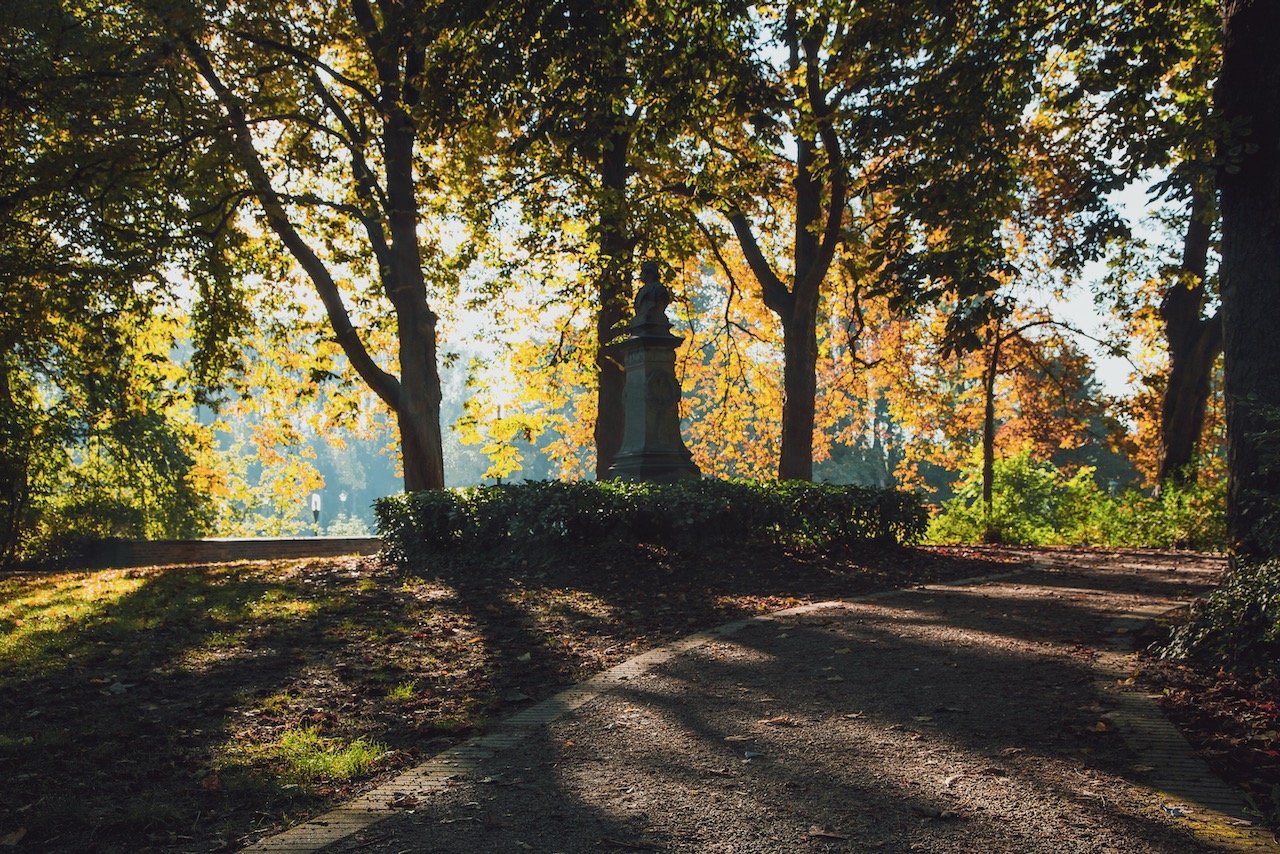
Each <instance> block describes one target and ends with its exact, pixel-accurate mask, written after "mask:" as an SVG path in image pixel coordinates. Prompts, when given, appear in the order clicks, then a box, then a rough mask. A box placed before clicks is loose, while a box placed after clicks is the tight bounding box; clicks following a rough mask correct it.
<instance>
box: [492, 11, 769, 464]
mask: <svg viewBox="0 0 1280 854" xmlns="http://www.w3.org/2000/svg"><path fill="white" fill-rule="evenodd" d="M743 12H744V4H742V3H740V2H737V0H725V2H715V3H708V2H686V0H664V2H655V3H638V4H624V5H619V4H617V3H611V2H604V0H558V2H553V3H543V2H536V3H515V4H511V5H510V7H509V10H508V11H507V13H505V14H503V13H498V14H497V15H496V16H495V18H496V21H491V22H490V26H493V27H495V29H497V30H498V31H500V32H501V33H502V36H501V41H502V42H503V43H504V44H510V45H512V46H513V48H514V49H512V50H509V51H507V53H506V54H505V56H503V57H495V61H497V62H499V63H502V64H503V65H504V67H507V68H508V69H509V71H508V72H507V74H506V79H507V81H508V84H507V86H505V87H504V89H503V91H502V92H500V93H499V95H498V98H499V101H500V103H501V104H502V106H503V113H504V115H503V116H502V117H501V122H502V132H501V134H499V135H498V139H500V140H505V144H504V145H503V146H502V158H503V160H504V161H505V162H504V168H503V169H502V170H501V175H502V180H501V181H500V184H501V187H502V189H503V190H504V191H505V190H506V189H507V188H508V187H509V186H511V185H515V186H517V187H519V188H520V189H519V191H518V192H517V193H515V194H513V195H514V196H515V198H516V200H517V202H518V204H519V206H520V210H521V213H522V215H523V217H524V220H525V223H526V225H527V226H528V227H529V229H530V234H529V236H528V239H526V240H525V241H524V246H525V247H526V248H527V249H528V250H530V252H531V254H534V255H537V256H543V258H545V256H547V255H549V254H550V253H552V252H556V253H561V254H564V255H567V256H569V257H570V258H571V263H570V265H568V266H569V267H570V269H573V270H574V271H575V272H577V273H578V274H579V275H581V276H582V279H583V280H582V281H579V282H577V283H573V284H571V285H570V286H569V287H567V288H565V293H564V294H563V295H562V296H563V298H565V299H567V300H570V301H576V302H577V303H578V304H579V305H581V306H583V307H584V308H585V309H586V310H589V311H591V312H592V313H593V315H594V327H595V328H594V341H593V342H592V344H591V349H592V351H593V353H592V357H593V359H594V365H593V367H594V371H595V374H596V382H595V386H596V388H595V396H596V400H595V407H594V414H593V416H592V418H593V421H594V425H593V440H594V443H595V451H596V454H595V472H596V476H597V478H604V477H606V476H607V475H608V472H609V468H610V466H611V465H612V462H613V457H614V455H615V453H616V452H617V449H618V448H619V447H620V446H621V443H622V431H623V404H622V389H623V382H624V377H623V371H622V365H621V362H620V361H619V359H618V358H617V356H616V354H615V352H614V348H613V347H612V345H613V344H615V343H616V342H617V340H618V339H619V338H620V337H622V336H623V335H625V328H624V323H625V321H626V320H627V319H628V317H629V316H630V312H631V297H632V291H633V286H632V281H633V270H634V268H635V266H636V263H635V259H636V257H637V253H641V254H648V255H651V256H659V257H664V258H665V259H666V260H667V262H668V263H670V264H672V265H678V263H679V259H680V257H681V256H682V255H687V254H688V252H689V249H688V248H687V245H686V244H688V242H689V235H690V234H692V233H694V225H693V222H692V217H691V216H690V214H689V212H688V211H687V210H685V209H684V207H683V205H680V204H677V203H675V202H674V200H673V199H671V198H670V197H668V196H666V195H664V194H663V193H661V192H659V191H658V190H659V188H660V187H661V186H662V185H663V184H665V183H667V182H668V181H669V180H670V177H669V176H670V174H671V172H672V170H673V168H674V164H676V163H678V162H680V161H681V160H682V159H683V158H684V157H685V154H684V153H683V152H682V150H681V145H682V143H683V142H684V141H686V140H687V139H688V137H689V136H690V135H691V134H692V133H693V130H694V128H696V127H697V126H698V125H699V124H701V123H707V122H714V121H716V120H718V116H717V114H716V112H715V110H714V105H713V104H712V103H710V102H709V101H708V100H707V99H706V98H705V97H703V95H704V94H705V93H706V91H707V90H708V89H715V90H723V89H725V88H732V86H733V85H735V84H736V82H737V81H738V80H739V79H740V78H742V75H740V74H737V73H735V71H734V70H733V69H731V68H729V67H727V66H728V65H729V63H730V61H731V59H732V58H733V56H734V54H733V53H732V52H731V51H729V50H728V49H727V48H726V44H729V43H732V42H733V40H734V39H735V38H736V37H738V34H739V31H740V30H741V29H742V23H741V21H742V17H743ZM567 223H574V224H575V225H577V224H581V228H580V229H575V228H566V224H567ZM539 260H541V259H539Z"/></svg>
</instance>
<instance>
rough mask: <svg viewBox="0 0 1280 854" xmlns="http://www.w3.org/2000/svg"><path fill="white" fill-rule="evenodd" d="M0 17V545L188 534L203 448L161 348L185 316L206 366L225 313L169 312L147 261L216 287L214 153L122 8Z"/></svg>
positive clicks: (224, 278) (163, 50) (220, 227)
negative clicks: (181, 131) (186, 130)
mask: <svg viewBox="0 0 1280 854" xmlns="http://www.w3.org/2000/svg"><path fill="white" fill-rule="evenodd" d="M0 31H3V33H4V37H3V38H0V146H2V147H3V149H4V150H5V151H6V152H7V156H6V157H4V158H2V159H0V302H2V303H3V305H4V309H5V310H4V311H3V312H0V437H2V444H0V466H2V467H3V476H2V477H0V480H2V481H3V483H4V489H3V494H0V510H2V512H0V558H2V559H4V560H6V561H7V560H10V559H12V558H13V557H15V556H16V555H17V554H18V552H19V550H21V549H23V548H25V546H26V545H30V543H31V538H32V537H33V536H37V535H39V533H40V532H41V531H42V530H43V531H45V532H47V533H53V534H56V535H58V536H73V535H75V534H76V533H89V532H97V533H100V534H103V533H105V534H117V535H135V536H140V535H143V534H153V535H154V534H168V535H171V536H172V535H192V534H196V533H199V532H200V531H202V530H204V528H205V526H206V525H207V522H208V517H207V510H208V507H207V496H205V495H203V494H201V490H200V488H199V484H200V482H201V479H202V477H203V475H202V474H200V470H201V468H202V466H205V465H206V464H207V463H208V462H209V454H210V452H211V447H210V442H209V436H208V434H207V431H204V430H203V429H201V428H200V427H199V426H198V425H196V424H195V423H194V419H192V417H191V413H190V409H191V406H192V402H193V400H192V395H193V389H192V381H191V378H189V377H185V376H183V375H182V372H181V371H179V370H176V369H174V368H173V366H171V365H170V363H169V357H170V354H171V351H172V349H173V348H174V347H175V346H176V344H177V342H178V336H179V333H180V331H181V328H182V327H187V328H188V331H189V332H190V333H191V335H190V336H189V337H188V338H187V339H186V343H187V345H188V346H189V345H190V344H191V343H192V339H193V338H194V339H195V342H194V343H196V344H198V345H199V347H198V353H199V357H198V362H199V363H200V365H202V366H204V367H210V366H212V365H216V364H218V363H220V362H223V361H225V359H226V354H227V352H228V349H229V348H228V347H227V346H226V345H227V342H229V341H230V340H232V339H234V337H235V333H236V324H237V321H238V315H237V313H236V312H234V311H226V310H224V309H226V308H227V306H226V304H225V303H218V302H217V301H216V300H211V301H208V302H199V303H198V304H197V305H196V306H195V308H194V315H193V316H183V313H182V312H179V311H177V310H175V309H174V307H173V306H172V304H171V303H172V301H171V299H170V283H169V282H168V281H167V280H166V272H167V269H168V268H170V267H172V266H175V265H181V266H182V267H184V268H185V269H187V270H188V271H189V272H190V274H191V276H192V277H193V278H194V279H195V280H196V281H197V283H198V284H199V285H200V287H201V289H204V287H205V285H212V284H214V283H217V285H218V287H216V288H212V289H211V290H213V291H216V292H217V293H220V294H222V295H224V296H226V295H233V294H234V293H235V289H234V287H232V286H231V283H232V279H233V278H234V277H235V276H236V275H237V274H238V273H240V272H242V270H239V269H236V268H235V267H234V266H233V265H231V264H229V263H227V257H226V256H227V252H228V251H229V249H230V248H231V247H233V246H234V245H235V244H236V242H237V241H238V239H239V235H238V234H237V233H236V232H235V231H234V229H231V228H228V227H226V218H225V213H226V204H225V201H224V200H223V198H222V197H223V191H224V188H225V185H223V184H222V182H221V181H220V179H219V170H218V169H217V168H216V165H215V164H216V158H215V157H213V156H211V151H210V149H209V148H208V146H205V145H199V144H194V143H192V142H191V141H190V140H187V139H182V140H179V137H178V135H177V134H175V133H174V132H173V125H172V124H171V123H170V121H169V119H170V118H171V116H172V113H173V112H174V109H175V107H174V105H175V102H176V101H177V100H180V99H181V98H182V97H183V94H184V92H183V88H182V76H181V75H180V74H177V73H175V71H174V68H173V64H172V62H171V61H170V60H171V56H172V51H171V50H170V49H168V48H167V47H166V45H165V44H163V43H162V42H160V41H157V40H155V39H153V38H149V37H148V36H147V35H146V31H145V28H141V27H140V26H139V17H138V16H137V15H136V14H133V13H130V12H129V11H127V10H123V9H121V8H120V7H118V6H116V5H114V4H107V5H104V6H101V7H100V6H98V5H97V4H94V3H83V4H77V5H74V6H66V5H64V4H61V3H54V2H35V3H31V4H23V5H22V6H21V7H19V6H15V5H9V6H6V7H5V8H4V9H3V10H0ZM188 82H189V81H188Z"/></svg>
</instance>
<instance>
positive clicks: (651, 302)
mask: <svg viewBox="0 0 1280 854" xmlns="http://www.w3.org/2000/svg"><path fill="white" fill-rule="evenodd" d="M640 281H641V282H642V283H643V284H642V285H641V286H640V290H639V291H637V292H636V302H635V317H634V318H632V320H631V328H632V329H633V330H635V331H637V332H639V331H642V330H643V331H645V332H667V331H669V330H670V329H671V322H670V321H669V320H667V306H668V305H670V304H671V291H669V290H667V286H666V285H664V284H662V281H661V279H659V278H658V262H657V261H645V262H644V263H643V264H642V265H640Z"/></svg>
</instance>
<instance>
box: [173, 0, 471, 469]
mask: <svg viewBox="0 0 1280 854" xmlns="http://www.w3.org/2000/svg"><path fill="white" fill-rule="evenodd" d="M482 12H483V7H482V6H479V5H473V4H464V3H448V2H439V3H424V2H406V3H398V2H390V0H382V2H374V3H370V2H368V0H353V2H352V3H350V5H349V6H348V5H343V6H341V7H337V6H335V7H331V8H326V9H324V10H323V11H318V10H316V9H313V8H310V7H306V8H304V7H299V6H298V5H297V4H293V3H287V2H274V0H263V2H257V3H247V4H241V5H237V6H234V7H229V8H227V9H225V10H221V11H219V10H214V9H210V8H202V7H188V8H185V9H170V10H166V11H161V12H160V13H159V16H160V17H159V20H158V24H159V26H160V27H161V28H162V30H163V31H165V32H167V33H170V34H171V35H172V36H173V37H174V38H175V39H176V40H177V41H178V43H179V44H180V45H181V47H182V50H183V52H184V53H185V56H186V58H187V60H188V61H189V63H190V65H191V68H192V69H193V70H194V72H195V73H196V74H198V76H199V78H200V79H201V80H202V81H203V82H204V84H205V85H206V86H207V90H206V91H207V92H208V93H209V96H210V97H211V98H212V99H213V100H214V102H215V103H216V105H217V107H218V108H219V110H220V112H221V126H218V125H212V126H210V125H206V126H202V127H199V128H196V129H195V130H196V132H198V133H224V134H225V135H226V136H227V137H228V142H229V147H230V154H229V162H228V164H227V165H228V166H229V167H232V168H234V169H235V170H236V171H237V173H238V174H239V175H240V176H241V178H242V180H243V188H244V192H245V193H246V195H248V196H249V197H251V198H252V199H253V201H254V202H255V203H256V205H257V208H258V210H259V212H260V214H261V217H262V220H263V223H264V224H265V226H266V227H267V228H268V229H269V230H270V231H271V232H272V233H273V234H274V235H275V237H276V239H277V240H278V241H279V242H280V244H281V245H282V246H283V247H284V248H285V250H287V252H288V254H289V255H290V256H291V257H292V259H293V261H294V262H296V264H297V265H298V266H299V267H300V268H301V269H302V270H303V271H304V273H305V275H306V277H307V279H308V280H309V281H310V284H311V286H312V287H313V289H314V291H315V294H316V296H317V297H318V298H319V300H320V302H321V303H322V304H323V306H324V310H325V313H326V315H327V317H328V321H329V325H330V328H331V332H332V335H333V337H334V339H335V340H336V341H337V343H338V344H339V345H340V346H341V348H342V351H343V353H344V355H345V357H346V360H347V362H348V364H349V365H350V367H351V369H353V370H354V371H355V373H356V374H357V375H358V376H359V377H360V378H361V380H362V381H363V382H364V383H365V384H366V385H368V387H369V388H370V389H372V390H373V391H374V392H375V393H376V394H377V396H378V397H379V398H380V399H381V400H382V402H383V403H384V404H385V405H386V406H387V407H388V408H389V409H390V410H391V411H392V412H394V413H395V415H396V419H397V423H398V426H399V432H400V444H401V452H402V455H403V463H404V484H405V489H406V490H410V491H412V490H418V489H435V488H440V487H442V486H443V485H444V462H443V455H442V451H441V436H440V422H439V419H440V400H441V392H440V378H439V374H438V370H437V321H438V316H437V314H436V312H435V311H434V310H433V309H432V307H431V305H430V304H429V302H428V285H429V283H430V284H433V285H435V286H437V288H439V290H440V291H447V290H448V288H449V286H450V283H451V282H454V281H456V277H457V275H458V270H459V269H460V268H461V267H464V266H465V264H466V261H467V255H466V253H465V251H464V252H463V253H462V254H461V255H459V256H450V254H449V253H447V252H446V251H445V249H444V248H442V245H441V238H440V237H439V235H438V233H433V231H432V229H430V228H428V226H429V225H435V226H438V225H439V222H440V221H441V220H443V219H444V218H445V217H446V212H445V211H444V210H443V209H442V206H443V204H444V203H443V202H442V200H441V197H439V196H430V197H429V192H428V190H429V188H430V187H431V186H432V185H437V184H438V183H439V182H441V181H443V180H444V179H445V174H444V167H443V165H442V164H443V162H444V161H445V159H446V156H447V153H448V152H447V148H446V141H447V139H448V128H449V127H450V126H451V124H450V123H451V122H452V121H454V120H455V119H456V118H457V116H458V111H459V110H460V109H461V106H460V105H459V102H458V101H455V100H453V99H452V96H453V95H454V94H455V92H458V91H467V88H468V86H469V85H471V84H474V85H475V86H477V87H479V82H478V81H477V80H475V79H473V78H470V77H468V76H467V75H468V73H469V70H473V68H474V67H473V66H470V65H468V64H467V62H466V61H465V60H466V57H467V56H468V55H469V54H467V53H466V51H465V50H464V45H462V44H461V42H463V41H464V39H463V37H462V36H461V35H460V34H465V33H467V32H469V29H468V25H469V23H470V22H471V21H472V20H474V17H475V16H477V15H479V14H481V13H482ZM446 75H448V76H449V77H450V78H452V79H451V80H450V82H449V83H446ZM268 140H269V142H268ZM432 213H434V214H436V215H437V217H438V219H437V220H436V221H434V222H428V220H429V219H430V214H432ZM366 276H367V277H369V279H371V280H372V281H373V282H375V283H376V286H374V287H368V288H364V289H358V288H356V287H354V286H353V285H352V284H351V281H352V280H355V281H359V280H362V279H364V278H365V277H366ZM353 291H354V293H353ZM382 300H385V301H386V302H385V303H384V304H385V305H389V307H390V309H391V313H392V315H393V317H394V324H393V325H394V333H395V334H394V339H395V346H396V350H397V352H396V355H395V359H396V362H397V364H398V368H399V373H398V375H396V374H393V373H392V372H391V371H390V370H388V369H386V368H384V367H383V366H382V365H381V364H379V361H378V359H377V354H376V352H375V351H373V350H372V349H371V348H370V346H369V344H368V340H367V339H368V330H362V329H361V328H359V327H358V326H357V324H356V323H355V322H353V314H352V309H351V307H350V305H349V301H354V303H355V304H356V305H358V306H361V307H362V310H363V313H364V317H365V322H366V324H368V325H369V326H371V327H372V326H376V325H377V323H378V322H379V321H378V320H377V319H376V318H375V317H373V315H375V314H376V312H373V311H370V310H369V308H368V307H369V306H370V305H372V304H375V303H376V302H378V301H382Z"/></svg>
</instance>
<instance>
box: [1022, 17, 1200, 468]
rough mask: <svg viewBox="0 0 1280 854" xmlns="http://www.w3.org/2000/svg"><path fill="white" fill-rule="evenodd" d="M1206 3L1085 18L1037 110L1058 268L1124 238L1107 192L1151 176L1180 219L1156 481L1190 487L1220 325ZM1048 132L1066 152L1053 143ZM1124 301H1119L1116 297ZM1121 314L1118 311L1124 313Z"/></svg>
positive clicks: (1167, 275) (1168, 288)
mask: <svg viewBox="0 0 1280 854" xmlns="http://www.w3.org/2000/svg"><path fill="white" fill-rule="evenodd" d="M1216 5H1217V4H1216V2H1214V0H1195V2H1191V3H1175V4H1151V8H1149V9H1148V10H1147V13H1146V14H1142V15H1138V16H1134V15H1133V14H1132V12H1133V9H1132V5H1131V4H1123V3H1119V4H1109V5H1107V6H1105V7H1104V8H1103V9H1102V10H1101V13H1098V11H1097V10H1094V9H1088V10H1083V14H1082V15H1081V17H1079V18H1077V19H1073V20H1072V21H1071V22H1070V25H1069V31H1070V32H1071V33H1072V36H1071V38H1070V39H1069V40H1067V41H1066V42H1065V44H1064V47H1063V55H1062V57H1061V61H1060V63H1059V70H1058V72H1057V73H1056V74H1055V75H1054V79H1053V80H1052V83H1051V85H1050V87H1049V97H1048V99H1047V110H1046V112H1045V113H1044V115H1045V116H1046V117H1049V116H1051V118H1048V122H1049V127H1050V128H1052V130H1050V131H1049V132H1048V133H1047V134H1046V138H1044V139H1042V142H1043V143H1045V144H1043V145H1042V147H1041V151H1040V155H1041V156H1042V157H1044V158H1045V159H1048V160H1052V161H1054V162H1055V163H1056V165H1055V166H1053V167H1050V168H1049V169H1048V170H1047V172H1046V173H1045V177H1049V178H1050V180H1049V181H1047V182H1043V183H1042V186H1041V189H1042V190H1043V191H1044V196H1042V201H1043V200H1044V199H1047V198H1053V199H1054V201H1052V202H1047V203H1044V204H1042V208H1041V212H1042V213H1043V214H1044V215H1046V216H1048V217H1050V218H1056V219H1059V220H1060V221H1061V220H1069V219H1072V218H1080V217H1082V214H1085V212H1091V216H1085V217H1083V219H1082V220H1080V221H1077V222H1076V223H1075V225H1076V226H1077V227H1076V228H1074V229H1065V230H1064V229H1061V228H1060V229H1059V230H1058V231H1057V233H1056V237H1057V238H1058V240H1059V246H1061V247H1064V249H1065V251H1059V252H1058V253H1056V254H1057V259H1056V260H1057V261H1058V262H1059V263H1060V264H1063V265H1064V266H1066V267H1068V268H1073V269H1078V266H1079V264H1080V262H1081V261H1083V260H1087V259H1088V258H1090V257H1091V256H1093V255H1095V254H1096V253H1097V252H1098V251H1099V250H1100V249H1101V247H1102V246H1103V245H1104V244H1105V243H1106V242H1107V241H1120V242H1121V243H1125V242H1127V241H1128V240H1129V238H1128V237H1127V236H1125V235H1124V234H1123V233H1122V232H1123V231H1124V230H1123V229H1121V228H1119V227H1118V223H1116V222H1115V221H1114V214H1113V213H1111V212H1110V211H1109V210H1108V208H1109V203H1108V202H1107V201H1106V198H1105V197H1106V194H1107V193H1108V192H1110V191H1112V190H1115V189H1118V188H1120V187H1123V186H1124V185H1125V184H1127V183H1130V182H1133V181H1137V180H1149V179H1150V177H1151V176H1152V174H1153V173H1154V174H1156V175H1158V176H1159V183H1158V184H1157V185H1156V186H1154V187H1153V188H1152V194H1153V196H1155V197H1157V198H1161V199H1164V200H1166V201H1168V202H1170V203H1172V204H1175V205H1178V206H1180V207H1181V208H1182V209H1183V210H1185V211H1186V213H1185V216H1184V219H1183V222H1182V226H1181V227H1182V231H1183V239H1182V246H1181V251H1180V253H1179V258H1178V259H1177V261H1176V262H1173V263H1169V264H1168V265H1167V266H1166V267H1165V269H1164V270H1163V271H1162V273H1161V277H1162V279H1163V282H1164V285H1163V288H1162V293H1161V294H1160V300H1159V314H1160V319H1161V322H1162V324H1163V327H1164V340H1165V347H1166V349H1167V352H1168V356H1169V363H1168V369H1167V376H1166V378H1165V380H1164V382H1163V391H1162V395H1161V403H1160V430H1159V438H1158V441H1159V443H1160V454H1159V469H1158V473H1157V477H1158V480H1159V482H1160V483H1171V484H1174V485H1186V484H1187V483H1188V482H1192V481H1194V480H1195V476H1196V467H1197V448H1198V445H1199V443H1200V439H1201V435H1202V433H1203V431H1204V423H1205V411H1206V406H1207V403H1208V399H1209V394H1210V380H1211V377H1212V374H1213V369H1214V364H1215V362H1216V360H1217V358H1218V356H1219V354H1220V353H1221V346H1222V329H1221V320H1220V318H1219V316H1218V315H1217V314H1216V313H1211V312H1210V309H1211V305H1212V302H1213V298H1214V294H1215V291H1216V282H1215V279H1214V276H1213V275H1212V272H1211V269H1210V263H1209V262H1210V255H1211V250H1212V248H1213V237H1214V229H1215V225H1216V222H1217V205H1216V200H1215V194H1214V188H1213V175H1212V166H1211V164H1212V162H1213V154H1212V148H1213V139H1214V135H1215V131H1214V127H1213V119H1212V118H1211V115H1210V113H1211V98H1210V85H1211V83H1212V80H1213V78H1214V76H1215V75H1216V74H1217V71H1218V64H1219V63H1218V57H1219V26H1218V18H1217V8H1216ZM1054 135H1056V136H1057V137H1060V138H1061V139H1063V140H1066V142H1065V144H1057V145H1055V144H1053V143H1051V142H1048V141H1047V137H1052V136H1054ZM1121 302H1122V300H1121ZM1122 308H1123V307H1122Z"/></svg>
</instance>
